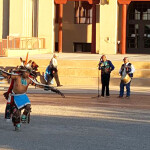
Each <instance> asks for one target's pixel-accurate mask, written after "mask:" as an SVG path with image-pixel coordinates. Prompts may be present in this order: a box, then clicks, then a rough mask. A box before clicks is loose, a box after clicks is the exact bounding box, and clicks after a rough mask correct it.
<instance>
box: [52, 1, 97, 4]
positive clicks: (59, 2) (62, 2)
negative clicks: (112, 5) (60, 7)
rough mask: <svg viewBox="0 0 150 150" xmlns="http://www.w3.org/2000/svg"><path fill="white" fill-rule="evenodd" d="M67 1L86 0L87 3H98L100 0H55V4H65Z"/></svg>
mask: <svg viewBox="0 0 150 150" xmlns="http://www.w3.org/2000/svg"><path fill="white" fill-rule="evenodd" d="M67 1H87V2H89V4H93V3H95V4H99V3H100V0H55V3H56V4H66V3H67Z"/></svg>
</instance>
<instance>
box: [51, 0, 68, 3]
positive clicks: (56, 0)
mask: <svg viewBox="0 0 150 150" xmlns="http://www.w3.org/2000/svg"><path fill="white" fill-rule="evenodd" d="M54 1H55V3H56V4H66V3H67V0H54Z"/></svg>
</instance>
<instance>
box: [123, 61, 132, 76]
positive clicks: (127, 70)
mask: <svg viewBox="0 0 150 150" xmlns="http://www.w3.org/2000/svg"><path fill="white" fill-rule="evenodd" d="M131 65H132V64H131V63H128V65H127V68H126V73H127V74H128V75H129V76H130V77H131V78H132V77H133V73H130V74H129V72H131ZM124 67H125V64H122V66H121V75H122V72H123V70H124Z"/></svg>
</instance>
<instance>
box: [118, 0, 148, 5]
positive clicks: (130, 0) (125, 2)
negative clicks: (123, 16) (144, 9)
mask: <svg viewBox="0 0 150 150" xmlns="http://www.w3.org/2000/svg"><path fill="white" fill-rule="evenodd" d="M134 1H135V2H136V1H137V2H138V1H141V2H142V1H150V0H118V3H119V4H130V2H134Z"/></svg>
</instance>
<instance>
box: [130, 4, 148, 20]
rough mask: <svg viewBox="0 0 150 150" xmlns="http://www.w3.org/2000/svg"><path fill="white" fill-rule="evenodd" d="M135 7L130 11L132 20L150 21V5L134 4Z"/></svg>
mask: <svg viewBox="0 0 150 150" xmlns="http://www.w3.org/2000/svg"><path fill="white" fill-rule="evenodd" d="M132 4H133V7H132V8H131V10H130V14H129V19H130V20H150V3H149V4H148V3H146V2H142V3H140V2H139V3H135V2H132Z"/></svg>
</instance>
